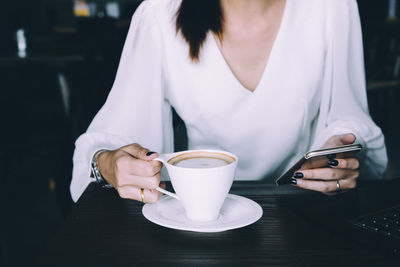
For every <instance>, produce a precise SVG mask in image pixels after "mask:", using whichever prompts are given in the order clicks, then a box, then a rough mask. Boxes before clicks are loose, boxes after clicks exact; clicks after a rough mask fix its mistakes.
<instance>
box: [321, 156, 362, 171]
mask: <svg viewBox="0 0 400 267" xmlns="http://www.w3.org/2000/svg"><path fill="white" fill-rule="evenodd" d="M328 164H329V165H330V166H331V167H332V168H340V169H350V170H357V169H358V168H359V167H360V162H359V161H358V159H357V158H355V157H353V158H342V159H334V160H330V161H329V163H328Z"/></svg>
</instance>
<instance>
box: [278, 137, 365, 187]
mask: <svg viewBox="0 0 400 267" xmlns="http://www.w3.org/2000/svg"><path fill="white" fill-rule="evenodd" d="M361 149H362V146H361V145H360V144H351V145H344V146H337V147H332V148H325V149H320V150H314V151H310V152H307V153H306V154H305V155H304V156H303V157H302V158H301V159H300V160H298V161H297V162H296V164H294V165H293V166H292V167H291V168H290V169H289V170H287V171H286V172H285V173H284V174H283V175H281V176H280V177H279V178H278V179H276V180H275V183H276V184H277V185H285V184H290V183H291V180H292V179H293V174H294V172H295V171H297V170H300V169H310V168H321V167H327V166H329V165H328V161H329V160H330V159H334V158H348V157H352V156H354V154H355V153H357V152H359V151H360V150H361Z"/></svg>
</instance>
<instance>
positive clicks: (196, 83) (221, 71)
mask: <svg viewBox="0 0 400 267" xmlns="http://www.w3.org/2000/svg"><path fill="white" fill-rule="evenodd" d="M292 8H293V7H292ZM288 12H290V10H289V11H288ZM318 20H319V21H318ZM285 23H286V25H282V27H283V28H282V29H281V32H280V33H279V39H278V40H277V42H276V44H275V46H274V48H273V50H272V51H271V53H270V55H269V60H268V65H267V66H266V68H265V71H264V73H263V75H262V76H261V78H260V81H259V83H258V86H257V88H256V90H255V91H254V92H251V91H249V90H248V89H247V88H245V87H244V86H243V85H242V84H241V83H240V81H239V80H238V79H237V78H236V77H235V75H234V73H232V70H231V69H230V68H229V66H228V64H227V62H226V61H225V60H224V57H223V55H222V54H221V51H220V50H219V48H218V46H217V43H216V41H215V39H214V38H213V36H212V35H211V34H209V35H208V36H207V38H206V40H205V42H204V44H203V47H202V49H201V52H200V61H199V62H192V61H191V60H190V59H189V56H188V46H187V44H186V43H185V41H184V40H182V39H181V38H179V36H178V37H176V36H175V37H174V39H173V40H171V41H170V42H167V45H166V47H165V61H164V72H165V73H164V77H165V85H166V87H165V90H166V98H167V99H168V101H169V102H170V103H171V105H173V106H174V108H175V109H176V110H177V112H178V113H179V115H180V116H181V117H182V119H183V120H184V121H185V122H186V123H191V122H194V121H196V120H198V119H203V120H209V121H212V122H213V123H217V122H218V120H216V118H220V120H221V121H223V120H224V118H226V117H227V116H229V115H228V114H230V116H229V117H235V116H237V117H238V118H239V117H240V118H243V119H244V120H246V119H247V118H248V117H246V116H241V114H247V115H248V116H257V115H258V116H262V115H263V114H274V115H275V116H281V115H282V116H283V115H285V116H287V115H288V114H290V113H293V114H296V113H298V110H302V109H305V110H306V113H307V114H306V115H305V116H308V117H312V116H315V114H317V112H318V107H319V100H320V95H321V92H322V90H323V84H324V83H323V79H324V74H325V73H324V70H325V64H326V62H325V55H326V53H327V51H326V47H327V46H326V37H325V26H324V23H323V19H322V18H319V19H318V18H312V19H311V18H310V17H308V16H307V14H301V13H300V14H297V13H296V16H292V18H291V20H290V21H286V22H285Z"/></svg>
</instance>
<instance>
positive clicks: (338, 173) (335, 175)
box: [295, 168, 359, 181]
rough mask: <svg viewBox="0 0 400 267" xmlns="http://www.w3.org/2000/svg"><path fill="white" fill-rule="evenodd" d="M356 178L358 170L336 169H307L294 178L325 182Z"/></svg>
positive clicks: (296, 174)
mask: <svg viewBox="0 0 400 267" xmlns="http://www.w3.org/2000/svg"><path fill="white" fill-rule="evenodd" d="M299 173H301V174H302V175H299ZM301 176H302V177H301ZM358 176H359V171H358V170H349V169H336V168H319V169H308V170H302V171H301V172H297V173H295V177H296V178H303V179H311V180H326V181H329V180H339V179H347V178H356V177H358Z"/></svg>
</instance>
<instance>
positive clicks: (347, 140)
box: [339, 133, 356, 145]
mask: <svg viewBox="0 0 400 267" xmlns="http://www.w3.org/2000/svg"><path fill="white" fill-rule="evenodd" d="M339 138H340V141H341V142H342V144H343V145H350V144H353V143H354V142H355V141H356V136H355V135H354V134H352V133H347V134H342V135H340V136H339Z"/></svg>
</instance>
